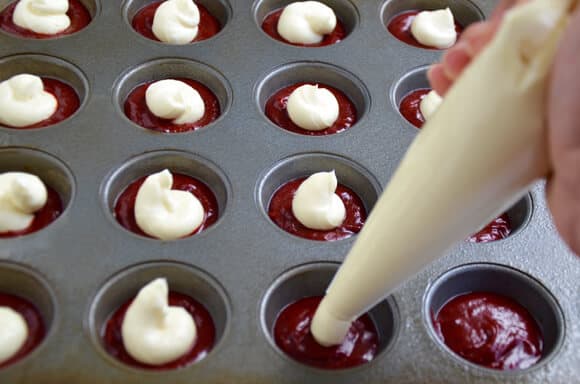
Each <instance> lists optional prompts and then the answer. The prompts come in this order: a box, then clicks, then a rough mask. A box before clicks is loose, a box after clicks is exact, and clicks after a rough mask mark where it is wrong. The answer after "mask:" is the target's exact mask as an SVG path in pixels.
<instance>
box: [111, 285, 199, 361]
mask: <svg viewBox="0 0 580 384" xmlns="http://www.w3.org/2000/svg"><path fill="white" fill-rule="evenodd" d="M121 334H122V339H123V345H124V346H125V349H126V350H127V352H128V353H129V354H130V355H131V357H133V358H134V359H135V360H137V361H139V362H140V363H143V364H149V365H162V364H166V363H169V362H171V361H174V360H176V359H178V358H179V357H181V356H183V355H184V354H185V353H187V352H188V351H189V350H190V349H191V347H192V346H193V344H194V343H195V341H196V339H197V328H196V325H195V322H194V321H193V318H192V316H191V314H189V312H187V311H186V310H185V309H184V308H182V307H172V306H169V287H168V285H167V280H166V279H164V278H158V279H155V280H153V281H152V282H150V283H149V284H147V285H146V286H144V287H143V288H141V290H140V291H139V293H138V294H137V297H135V299H134V300H133V302H132V303H131V305H129V308H128V309H127V312H126V313H125V317H124V319H123V325H122V326H121Z"/></svg>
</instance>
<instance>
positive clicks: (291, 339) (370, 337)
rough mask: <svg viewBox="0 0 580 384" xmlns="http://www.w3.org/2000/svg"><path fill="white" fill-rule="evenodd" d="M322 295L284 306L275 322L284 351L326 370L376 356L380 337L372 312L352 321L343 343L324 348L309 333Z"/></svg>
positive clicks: (299, 359)
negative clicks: (371, 316) (370, 315)
mask: <svg viewBox="0 0 580 384" xmlns="http://www.w3.org/2000/svg"><path fill="white" fill-rule="evenodd" d="M321 300H322V297H307V298H304V299H301V300H298V301H296V302H294V303H292V304H290V305H288V306H287V307H286V308H284V309H283V310H282V311H281V312H280V314H279V315H278V318H277V319H276V322H275V324H274V340H275V341H276V344H277V345H278V347H280V349H281V350H282V351H284V353H286V354H287V355H288V356H290V357H292V358H293V359H295V360H298V361H299V362H301V363H304V364H307V365H311V366H314V367H318V368H324V369H344V368H351V367H355V366H357V365H362V364H366V363H368V362H369V361H371V360H372V359H374V357H375V355H376V353H377V347H378V344H379V336H378V332H377V329H376V327H375V325H374V324H373V321H372V320H371V318H370V317H369V315H363V316H361V317H359V318H358V319H357V320H356V321H355V322H353V323H352V325H351V327H350V329H349V331H348V334H347V336H346V339H345V340H344V341H343V342H342V344H341V345H339V346H335V347H323V346H321V345H320V344H318V343H317V342H316V340H314V337H313V336H312V334H311V333H310V322H311V321H312V317H313V316H314V312H315V311H316V308H318V305H319V304H320V301H321Z"/></svg>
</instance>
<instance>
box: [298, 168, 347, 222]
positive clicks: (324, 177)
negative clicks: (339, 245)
mask: <svg viewBox="0 0 580 384" xmlns="http://www.w3.org/2000/svg"><path fill="white" fill-rule="evenodd" d="M337 186H338V180H337V179H336V174H335V172H334V171H331V172H318V173H315V174H313V175H312V176H310V177H308V178H307V179H306V180H304V181H303V182H302V184H300V187H298V189H297V190H296V193H295V194H294V198H293V199H292V213H293V214H294V216H295V217H296V219H297V220H298V221H299V222H300V223H301V224H302V225H304V226H305V227H307V228H310V229H315V230H320V231H328V230H331V229H334V228H337V227H338V226H340V225H341V224H342V223H343V222H344V219H345V218H346V208H345V206H344V203H343V202H342V200H341V199H340V197H339V196H338V195H337V194H336V193H335V191H336V187H337Z"/></svg>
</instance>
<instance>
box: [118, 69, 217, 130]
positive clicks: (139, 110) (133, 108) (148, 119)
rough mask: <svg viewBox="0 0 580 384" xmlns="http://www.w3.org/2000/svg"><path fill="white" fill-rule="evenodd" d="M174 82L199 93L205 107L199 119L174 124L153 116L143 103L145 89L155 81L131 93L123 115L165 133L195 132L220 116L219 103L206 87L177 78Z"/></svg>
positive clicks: (189, 80)
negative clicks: (181, 82) (183, 84)
mask: <svg viewBox="0 0 580 384" xmlns="http://www.w3.org/2000/svg"><path fill="white" fill-rule="evenodd" d="M174 80H179V81H183V82H184V83H186V84H188V85H189V86H191V87H192V88H194V89H195V90H196V91H197V92H199V95H200V96H201V98H202V99H203V103H204V105H205V113H204V115H203V116H202V117H201V119H199V120H198V121H196V122H193V123H188V124H174V123H173V121H172V120H168V119H162V118H160V117H157V116H155V115H154V114H153V113H152V112H151V111H150V110H149V108H148V107H147V102H146V101H145V93H146V92H147V88H149V86H150V85H151V84H153V83H154V82H155V81H150V82H148V83H145V84H141V85H139V86H137V87H136V88H135V89H133V91H131V93H130V94H129V96H128V97H127V100H125V115H126V116H127V117H128V118H129V119H131V121H133V122H134V123H136V124H139V125H140V126H142V127H144V128H147V129H152V130H154V131H159V132H165V133H181V132H187V131H195V130H197V129H200V128H202V127H204V126H206V125H208V124H209V123H211V122H213V121H215V120H216V119H217V118H218V117H219V116H220V103H219V101H218V99H217V97H216V96H215V95H214V94H213V92H212V91H211V90H210V89H209V88H208V87H206V86H205V85H203V84H202V83H200V82H198V81H195V80H192V79H184V78H177V79H174Z"/></svg>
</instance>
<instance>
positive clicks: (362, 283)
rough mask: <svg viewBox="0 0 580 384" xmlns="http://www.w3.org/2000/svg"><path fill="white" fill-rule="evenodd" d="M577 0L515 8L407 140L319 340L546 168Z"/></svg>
mask: <svg viewBox="0 0 580 384" xmlns="http://www.w3.org/2000/svg"><path fill="white" fill-rule="evenodd" d="M576 1H577V0H532V1H530V2H529V3H527V4H525V5H522V6H519V7H516V8H513V9H512V10H510V11H508V13H506V15H505V16H504V19H503V21H502V24H501V26H500V28H499V30H498V32H497V34H496V36H495V37H494V39H493V40H492V41H491V42H490V44H489V45H488V46H487V47H486V48H485V49H484V51H483V52H481V53H480V55H479V56H478V57H477V58H476V59H475V60H474V61H473V63H472V64H471V65H469V67H468V68H466V69H465V71H464V72H463V74H462V75H461V77H460V78H459V79H458V80H457V82H456V83H455V84H454V85H453V87H452V88H451V89H450V90H449V92H448V93H447V95H446V97H445V100H444V102H443V104H442V105H441V106H440V107H439V110H438V111H437V112H436V113H435V114H434V115H433V116H432V118H431V119H430V120H429V121H428V122H427V124H426V125H425V126H424V127H423V129H422V130H421V132H420V133H419V134H418V135H417V137H416V139H415V140H414V142H413V143H412V144H411V146H410V147H409V150H408V151H407V153H406V155H405V156H404V158H403V160H402V161H401V163H400V165H399V168H398V169H397V171H396V172H395V174H394V175H393V177H392V179H391V181H390V182H389V185H388V186H387V187H386V189H385V191H384V192H383V194H382V195H381V197H380V199H379V201H378V202H377V204H376V205H375V207H374V209H373V211H372V212H371V215H370V216H369V219H368V220H367V222H366V224H365V226H364V227H363V230H362V231H361V232H360V233H359V235H358V239H357V240H356V242H355V244H354V246H353V248H352V249H351V251H350V252H349V254H348V255H347V257H346V259H345V261H344V263H343V264H342V266H341V267H340V269H339V270H338V272H337V273H336V275H335V277H334V279H333V281H332V282H331V284H330V286H329V287H328V290H327V293H326V296H325V297H324V299H323V300H322V302H321V303H320V306H319V307H318V309H317V311H316V313H315V315H314V318H313V320H312V323H311V332H312V335H313V336H314V338H315V339H316V341H317V342H318V343H320V344H321V345H323V346H331V345H338V344H341V343H342V341H343V340H344V338H345V336H346V334H347V332H348V329H349V328H350V325H351V322H352V321H353V320H355V319H356V318H357V317H359V316H360V315H362V314H363V313H365V312H366V311H368V310H369V309H370V308H372V307H373V306H374V305H375V304H377V303H378V302H380V301H381V300H383V299H384V298H385V297H386V296H388V295H389V294H390V293H391V292H392V291H393V290H394V289H395V288H397V287H398V286H399V285H401V284H402V283H404V282H405V281H406V280H407V279H408V278H409V277H411V276H413V275H415V274H416V273H417V272H419V271H420V270H421V269H423V268H424V267H425V266H426V265H428V264H429V263H430V262H432V261H433V260H435V259H437V258H439V257H440V256H442V255H443V254H444V253H445V251H446V250H447V249H449V248H450V247H451V246H452V245H453V244H455V243H456V242H459V241H463V240H464V239H465V238H467V237H468V236H469V235H470V234H472V233H474V232H476V231H477V230H478V228H482V227H483V226H484V225H485V224H487V223H488V222H490V221H491V220H492V219H494V218H495V217H497V216H498V215H499V214H501V213H502V212H504V211H505V210H506V209H507V208H509V207H510V206H511V205H513V204H514V203H515V202H516V201H518V200H519V199H520V198H521V197H522V196H524V195H525V193H527V191H528V190H529V189H530V187H531V185H532V184H533V182H534V181H535V180H537V179H539V178H542V177H544V176H546V175H547V174H548V172H549V170H550V163H549V158H548V152H547V145H546V141H547V133H546V126H545V124H546V108H545V103H544V100H545V98H546V93H547V86H548V80H549V73H550V69H551V66H552V62H553V60H554V57H555V54H556V50H557V47H558V42H559V41H560V37H561V36H562V34H563V31H564V29H565V27H566V25H567V21H568V18H569V16H570V14H571V12H572V10H573V7H574V6H575V4H576Z"/></svg>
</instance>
